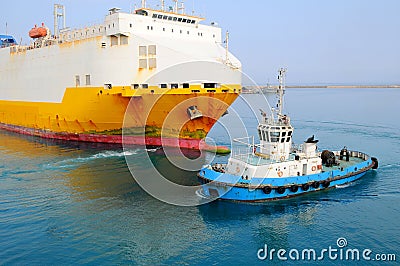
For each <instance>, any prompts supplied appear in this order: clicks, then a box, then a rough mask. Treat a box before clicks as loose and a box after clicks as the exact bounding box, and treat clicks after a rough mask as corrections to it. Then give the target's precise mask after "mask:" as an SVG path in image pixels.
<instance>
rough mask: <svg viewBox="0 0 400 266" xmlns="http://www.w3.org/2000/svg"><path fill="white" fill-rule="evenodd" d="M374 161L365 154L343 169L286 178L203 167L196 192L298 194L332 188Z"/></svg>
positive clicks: (237, 196)
mask: <svg viewBox="0 0 400 266" xmlns="http://www.w3.org/2000/svg"><path fill="white" fill-rule="evenodd" d="M377 166H378V162H377V160H376V159H375V158H369V159H367V160H366V161H363V162H361V163H358V164H355V165H351V166H349V167H347V168H345V169H338V170H331V171H325V172H323V173H320V174H315V175H306V176H296V177H287V178H254V179H253V180H250V181H249V180H244V179H242V177H240V176H235V175H230V174H227V173H221V172H217V171H215V170H213V169H212V168H211V167H209V166H208V167H204V168H203V169H202V170H201V171H200V172H199V174H198V177H199V180H200V181H201V182H202V184H203V185H202V191H200V194H201V195H202V196H204V197H208V198H218V199H224V200H233V201H242V202H262V201H270V200H279V199H285V198H290V197H295V196H299V195H302V194H306V193H312V192H316V191H321V190H326V189H331V188H335V187H337V186H341V185H345V184H348V183H351V182H354V181H356V180H357V179H360V178H361V177H363V176H364V175H365V174H366V173H367V171H369V170H370V169H376V168H377Z"/></svg>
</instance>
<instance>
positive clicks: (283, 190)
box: [276, 187, 286, 195]
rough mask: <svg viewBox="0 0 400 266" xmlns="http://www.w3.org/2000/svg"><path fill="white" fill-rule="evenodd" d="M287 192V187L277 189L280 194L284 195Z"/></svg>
mask: <svg viewBox="0 0 400 266" xmlns="http://www.w3.org/2000/svg"><path fill="white" fill-rule="evenodd" d="M285 191H286V188H285V187H278V188H277V189H276V192H278V194H281V195H282V194H283V193H285Z"/></svg>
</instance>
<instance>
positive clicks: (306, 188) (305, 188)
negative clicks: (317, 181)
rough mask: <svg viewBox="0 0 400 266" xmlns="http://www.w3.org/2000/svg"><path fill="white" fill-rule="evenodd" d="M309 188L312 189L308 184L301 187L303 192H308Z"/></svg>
mask: <svg viewBox="0 0 400 266" xmlns="http://www.w3.org/2000/svg"><path fill="white" fill-rule="evenodd" d="M309 188H310V185H309V184H307V183H305V184H303V185H302V186H301V189H302V190H303V191H307V190H308V189H309Z"/></svg>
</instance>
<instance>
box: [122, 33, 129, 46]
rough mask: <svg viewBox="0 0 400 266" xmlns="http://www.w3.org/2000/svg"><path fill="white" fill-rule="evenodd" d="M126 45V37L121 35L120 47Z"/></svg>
mask: <svg viewBox="0 0 400 266" xmlns="http://www.w3.org/2000/svg"><path fill="white" fill-rule="evenodd" d="M127 44H128V36H124V35H121V45H127Z"/></svg>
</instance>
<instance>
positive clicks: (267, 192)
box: [262, 186, 272, 194]
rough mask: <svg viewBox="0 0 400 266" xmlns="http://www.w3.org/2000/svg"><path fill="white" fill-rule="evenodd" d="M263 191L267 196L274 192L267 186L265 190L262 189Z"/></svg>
mask: <svg viewBox="0 0 400 266" xmlns="http://www.w3.org/2000/svg"><path fill="white" fill-rule="evenodd" d="M262 191H263V192H264V193H265V194H270V193H271V191H272V188H271V187H270V186H266V187H263V188H262Z"/></svg>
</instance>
